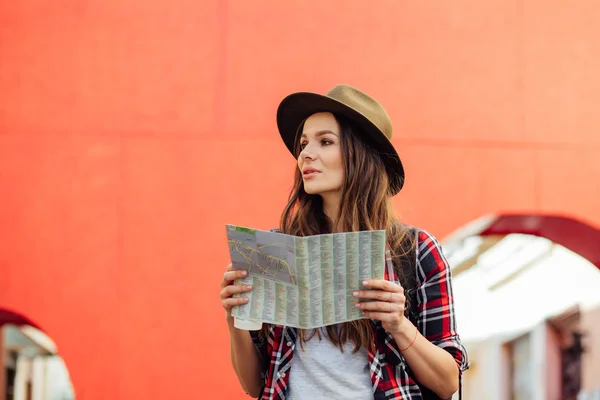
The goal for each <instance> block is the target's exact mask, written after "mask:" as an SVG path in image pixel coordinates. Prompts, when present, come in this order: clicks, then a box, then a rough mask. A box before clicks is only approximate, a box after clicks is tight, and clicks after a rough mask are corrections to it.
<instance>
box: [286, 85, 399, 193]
mask: <svg viewBox="0 0 600 400" xmlns="http://www.w3.org/2000/svg"><path fill="white" fill-rule="evenodd" d="M318 112H331V113H333V114H339V115H343V116H345V117H347V118H348V119H350V120H351V121H353V122H355V123H357V124H358V125H359V126H360V127H361V128H362V132H363V133H364V137H362V139H363V140H364V141H365V142H366V143H367V144H368V145H369V146H371V147H372V148H373V149H375V150H376V151H377V152H379V154H381V156H382V158H383V162H384V164H385V168H386V171H387V174H388V177H389V182H390V194H391V195H392V196H393V195H395V194H397V193H398V192H400V190H401V189H402V187H403V186H404V179H405V177H404V167H403V166H402V161H401V160H400V156H399V155H398V152H397V151H396V149H395V148H394V146H393V145H392V142H391V139H392V121H391V119H390V117H389V115H388V113H387V112H386V111H385V109H384V108H383V106H382V105H381V104H379V102H377V100H375V99H374V98H372V97H371V96H369V95H367V94H366V93H364V92H362V91H360V90H359V89H356V88H354V87H352V86H348V85H338V86H336V87H334V88H333V89H331V90H330V91H329V93H327V94H326V95H322V94H318V93H310V92H299V93H293V94H290V95H289V96H287V97H285V98H284V99H283V100H282V101H281V103H280V104H279V107H278V109H277V127H278V129H279V133H280V135H281V138H282V139H283V142H284V143H285V145H286V146H287V148H288V150H289V151H290V152H291V153H292V154H293V155H294V156H295V154H294V145H295V143H296V134H297V132H298V128H299V127H300V124H302V122H303V121H304V120H305V119H306V118H308V117H310V116H311V115H312V114H315V113H318Z"/></svg>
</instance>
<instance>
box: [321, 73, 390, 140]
mask: <svg viewBox="0 0 600 400" xmlns="http://www.w3.org/2000/svg"><path fill="white" fill-rule="evenodd" d="M327 97H330V98H332V99H334V100H336V101H339V102H340V103H343V104H345V105H347V106H348V107H350V108H352V109H354V110H355V111H357V112H359V113H360V114H362V115H363V116H364V117H365V118H367V119H368V120H369V121H371V123H373V124H374V125H375V126H376V127H377V128H379V130H380V131H381V132H382V133H383V134H384V135H385V136H386V137H387V138H388V140H392V120H391V118H390V116H389V115H388V113H387V111H385V108H383V106H382V105H381V104H380V103H379V102H378V101H377V100H375V99H374V98H372V97H371V96H369V95H368V94H366V93H365V92H363V91H361V90H359V89H357V88H355V87H352V86H350V85H337V86H335V87H334V88H333V89H331V90H330V91H329V92H328V93H327Z"/></svg>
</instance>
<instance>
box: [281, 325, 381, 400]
mask: <svg viewBox="0 0 600 400" xmlns="http://www.w3.org/2000/svg"><path fill="white" fill-rule="evenodd" d="M308 334H309V335H310V334H311V332H308ZM324 334H325V330H324V329H323V330H322V331H321V340H320V341H319V337H318V336H317V335H316V334H315V335H313V336H312V338H311V339H310V340H309V341H308V342H306V343H304V344H303V345H304V351H303V350H302V348H301V347H300V344H299V343H298V340H299V339H296V346H295V347H296V348H295V350H294V358H293V361H292V367H291V369H290V372H289V374H290V378H289V382H288V389H287V395H286V399H290V400H306V399H309V400H320V399H327V400H330V399H347V400H367V399H369V400H372V399H373V389H372V386H373V385H372V382H371V376H370V374H369V358H368V353H367V350H366V349H365V348H364V347H361V349H360V350H359V351H358V352H356V353H352V350H354V343H353V342H348V343H346V344H345V345H344V352H343V353H342V352H341V351H340V348H339V347H336V346H334V345H333V343H331V342H330V341H329V339H327V338H326V337H325V336H324Z"/></svg>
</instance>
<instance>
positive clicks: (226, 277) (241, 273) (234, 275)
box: [221, 270, 248, 287]
mask: <svg viewBox="0 0 600 400" xmlns="http://www.w3.org/2000/svg"><path fill="white" fill-rule="evenodd" d="M247 275H248V271H246V270H236V271H226V272H225V273H224V274H223V279H222V281H221V286H222V287H225V286H227V285H231V283H232V282H234V281H235V280H236V279H241V278H245V277H246V276H247Z"/></svg>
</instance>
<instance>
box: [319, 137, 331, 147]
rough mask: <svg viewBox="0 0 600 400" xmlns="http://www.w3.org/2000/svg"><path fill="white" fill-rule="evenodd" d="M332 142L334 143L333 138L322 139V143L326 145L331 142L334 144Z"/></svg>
mask: <svg viewBox="0 0 600 400" xmlns="http://www.w3.org/2000/svg"><path fill="white" fill-rule="evenodd" d="M332 143H333V142H332V141H331V140H329V139H323V141H321V144H323V145H325V146H328V145H330V144H332Z"/></svg>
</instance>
